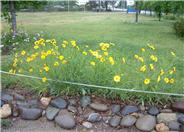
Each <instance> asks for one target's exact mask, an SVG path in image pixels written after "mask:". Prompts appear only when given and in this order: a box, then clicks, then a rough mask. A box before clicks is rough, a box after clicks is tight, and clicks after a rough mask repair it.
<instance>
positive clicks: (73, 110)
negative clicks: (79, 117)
mask: <svg viewBox="0 0 184 132" xmlns="http://www.w3.org/2000/svg"><path fill="white" fill-rule="evenodd" d="M68 110H69V111H71V112H73V113H76V112H77V109H76V108H75V107H73V106H68Z"/></svg>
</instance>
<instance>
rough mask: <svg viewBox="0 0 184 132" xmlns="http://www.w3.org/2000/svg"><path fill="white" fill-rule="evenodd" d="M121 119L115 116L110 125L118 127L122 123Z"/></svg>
mask: <svg viewBox="0 0 184 132" xmlns="http://www.w3.org/2000/svg"><path fill="white" fill-rule="evenodd" d="M120 120H121V117H119V116H117V115H114V116H113V117H112V118H111V119H110V120H109V124H110V126H112V127H117V126H118V125H119V123H120Z"/></svg>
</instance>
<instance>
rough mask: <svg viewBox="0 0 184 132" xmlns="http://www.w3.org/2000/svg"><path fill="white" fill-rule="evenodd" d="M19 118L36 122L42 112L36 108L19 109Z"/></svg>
mask: <svg viewBox="0 0 184 132" xmlns="http://www.w3.org/2000/svg"><path fill="white" fill-rule="evenodd" d="M20 113H21V118H22V119H25V120H37V119H38V118H40V117H41V116H42V110H41V109H38V108H24V107H21V108H20Z"/></svg>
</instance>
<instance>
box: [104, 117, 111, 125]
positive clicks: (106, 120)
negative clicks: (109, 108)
mask: <svg viewBox="0 0 184 132" xmlns="http://www.w3.org/2000/svg"><path fill="white" fill-rule="evenodd" d="M111 118H112V117H111V116H103V121H104V122H105V123H106V124H108V123H109V121H110V119H111Z"/></svg>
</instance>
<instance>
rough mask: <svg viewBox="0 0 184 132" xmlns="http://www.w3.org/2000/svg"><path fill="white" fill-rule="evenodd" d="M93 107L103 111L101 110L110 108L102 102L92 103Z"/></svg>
mask: <svg viewBox="0 0 184 132" xmlns="http://www.w3.org/2000/svg"><path fill="white" fill-rule="evenodd" d="M89 106H90V107H91V108H92V109H94V110H97V111H101V112H104V111H107V110H108V107H107V105H105V104H100V103H97V102H96V103H91V104H90V105H89Z"/></svg>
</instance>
